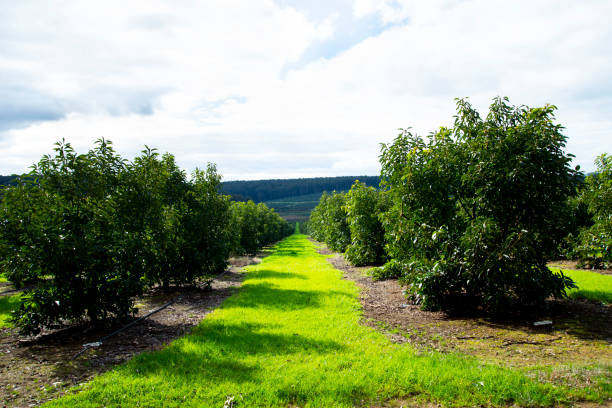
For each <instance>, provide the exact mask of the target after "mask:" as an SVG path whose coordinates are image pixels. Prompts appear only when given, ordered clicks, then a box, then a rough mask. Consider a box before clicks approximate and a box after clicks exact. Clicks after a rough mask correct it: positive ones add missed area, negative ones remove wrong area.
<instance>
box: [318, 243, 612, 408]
mask: <svg viewBox="0 0 612 408" xmlns="http://www.w3.org/2000/svg"><path fill="white" fill-rule="evenodd" d="M317 244H318V245H320V247H319V252H320V253H322V254H327V255H329V257H328V261H329V262H330V263H331V264H332V265H333V266H334V267H336V268H337V269H339V270H341V271H342V272H343V273H344V278H345V279H348V280H351V281H354V282H355V283H356V284H357V285H358V286H359V287H360V288H361V292H360V300H361V303H362V305H363V324H365V325H368V326H371V327H374V328H376V329H377V330H379V331H382V332H383V333H384V334H385V335H387V336H388V337H389V338H390V339H391V340H392V341H393V342H395V343H407V344H410V345H412V346H413V347H415V348H416V349H417V350H418V351H420V352H429V351H434V350H435V351H441V352H460V353H464V354H468V355H473V356H476V357H478V358H479V359H481V360H484V361H488V362H492V363H496V364H501V365H506V366H515V367H524V368H526V369H527V371H528V372H529V373H530V375H532V376H533V377H537V378H538V379H539V380H540V381H550V382H555V383H563V384H567V385H570V386H574V387H580V386H586V385H588V384H591V383H592V382H593V381H597V379H599V380H601V379H602V378H607V380H606V381H610V379H611V373H612V371H611V369H610V367H611V366H612V306H610V305H608V306H604V305H602V304H600V303H595V302H588V301H576V300H549V301H547V303H546V307H545V308H543V309H542V310H538V311H536V312H535V313H534V314H532V315H529V316H525V315H523V316H513V317H511V318H508V319H507V320H494V319H491V318H488V317H486V316H450V315H448V314H445V313H443V312H427V311H423V310H421V309H420V308H419V307H418V306H417V305H413V304H410V303H409V302H408V301H407V299H406V297H405V296H404V290H403V288H402V286H400V284H399V283H398V281H397V280H385V281H378V282H375V281H373V280H372V278H371V277H369V276H368V275H367V273H366V271H367V270H368V269H369V268H370V267H354V266H351V265H350V264H348V263H347V262H346V261H345V260H344V257H343V256H342V255H341V254H337V253H333V252H331V251H329V250H328V249H327V248H325V246H323V245H322V244H320V243H317ZM543 320H550V321H552V324H551V325H543V326H534V323H535V322H538V321H543ZM542 368H544V369H542ZM607 404H608V405H611V404H612V401H608V402H607ZM585 406H587V405H585Z"/></svg>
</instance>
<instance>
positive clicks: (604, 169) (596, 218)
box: [573, 154, 612, 268]
mask: <svg viewBox="0 0 612 408" xmlns="http://www.w3.org/2000/svg"><path fill="white" fill-rule="evenodd" d="M595 165H596V166H597V171H596V172H595V173H594V174H591V175H589V176H587V178H586V180H585V185H584V189H583V191H582V195H581V197H580V201H581V202H582V203H583V204H584V205H586V206H587V208H588V212H589V214H590V215H591V216H592V221H593V225H592V226H590V227H588V228H583V229H582V231H581V232H580V234H579V235H578V238H577V242H576V244H575V245H576V246H575V248H574V251H573V252H574V253H573V255H574V256H575V257H577V258H578V259H579V260H580V263H581V264H582V265H583V266H588V267H591V268H602V267H610V265H612V156H610V155H609V154H602V155H601V156H599V157H598V158H597V159H596V160H595Z"/></svg>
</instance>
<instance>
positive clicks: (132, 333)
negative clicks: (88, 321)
mask: <svg viewBox="0 0 612 408" xmlns="http://www.w3.org/2000/svg"><path fill="white" fill-rule="evenodd" d="M267 254H268V253H266V252H261V253H259V254H258V255H257V256H255V257H238V258H232V259H231V260H230V265H231V266H230V267H229V269H228V270H226V271H225V272H224V273H222V274H221V275H219V276H218V277H217V278H216V279H214V280H213V281H212V282H211V284H210V287H209V288H208V287H206V286H205V285H203V286H196V287H189V288H176V290H174V291H169V292H163V291H159V290H158V291H155V290H154V291H151V292H149V293H147V294H146V295H145V296H143V297H142V298H140V299H138V300H137V302H136V306H137V307H138V309H139V313H138V314H137V315H136V317H137V318H138V317H141V316H144V315H146V314H147V313H149V312H151V311H153V310H155V309H157V308H159V307H160V306H162V305H164V304H166V303H167V302H169V301H170V300H172V299H175V301H174V303H173V304H171V305H170V306H168V307H167V308H165V309H163V310H161V311H159V312H158V313H155V314H153V315H151V316H150V317H148V318H147V319H144V320H142V321H140V322H138V323H136V324H135V325H133V326H131V327H129V328H127V329H126V330H124V331H122V332H120V333H118V334H117V335H115V336H113V337H111V338H109V339H108V340H106V341H104V342H103V344H102V345H101V346H100V347H95V348H91V349H88V350H87V351H86V352H84V353H83V354H82V355H80V356H78V357H77V358H74V356H75V354H77V353H78V352H79V351H81V350H83V344H86V343H92V342H96V341H99V340H100V339H101V338H103V337H105V336H107V335H108V334H110V333H112V332H113V331H115V330H117V329H119V328H121V327H122V326H123V325H117V326H114V327H106V328H100V327H89V326H87V325H80V326H73V327H69V328H65V329H61V330H55V331H45V332H43V333H41V334H40V335H38V336H36V337H32V338H24V337H23V336H19V334H18V332H17V330H16V329H15V328H3V329H0V406H1V407H31V406H37V405H40V404H42V403H44V402H45V401H49V400H52V399H55V398H58V397H59V396H61V395H62V394H63V393H65V392H66V391H67V390H68V389H69V388H71V387H73V386H75V385H78V384H82V383H85V382H87V381H89V380H91V379H92V378H93V377H95V376H97V375H99V374H101V373H103V372H105V371H108V370H109V369H111V368H113V367H114V366H115V365H117V364H120V363H122V362H124V361H126V360H129V359H130V358H132V357H133V356H134V355H136V354H139V353H142V352H144V351H154V350H158V349H160V348H162V347H164V346H165V345H167V344H168V343H170V342H171V341H172V340H174V339H176V338H178V337H180V336H182V335H184V334H186V333H188V332H189V331H190V329H191V328H192V327H194V326H196V325H197V324H198V323H199V322H200V321H201V320H202V319H203V318H204V317H205V316H206V315H207V314H208V313H210V312H212V311H213V310H214V309H215V308H216V307H218V306H219V305H221V303H222V302H223V300H225V299H226V298H227V297H229V296H231V295H232V294H234V293H235V291H236V290H237V289H238V287H239V286H240V285H241V284H242V280H243V278H244V273H243V272H242V271H241V270H242V267H244V266H246V265H250V264H253V263H259V262H261V258H262V257H264V256H266V255H267ZM6 289H7V288H5V290H6Z"/></svg>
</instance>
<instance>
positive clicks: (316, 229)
mask: <svg viewBox="0 0 612 408" xmlns="http://www.w3.org/2000/svg"><path fill="white" fill-rule="evenodd" d="M346 217H347V213H346V195H345V194H342V193H337V192H335V191H334V192H333V193H332V194H331V195H329V194H327V193H323V195H322V196H321V200H320V201H319V204H318V205H317V206H316V207H315V209H314V210H312V213H311V214H310V221H308V231H309V233H310V234H311V236H312V237H313V238H314V239H316V240H318V241H321V242H325V243H326V244H327V246H328V247H329V248H330V249H331V250H333V251H338V252H344V251H345V250H346V247H347V246H348V245H349V244H350V242H351V233H350V231H349V227H348V222H347V219H346Z"/></svg>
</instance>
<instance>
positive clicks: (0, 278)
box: [0, 273, 8, 283]
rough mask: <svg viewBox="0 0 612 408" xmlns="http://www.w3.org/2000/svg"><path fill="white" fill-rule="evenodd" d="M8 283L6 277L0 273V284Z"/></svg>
mask: <svg viewBox="0 0 612 408" xmlns="http://www.w3.org/2000/svg"><path fill="white" fill-rule="evenodd" d="M5 282H8V279H6V276H5V275H4V274H3V273H0V283H5Z"/></svg>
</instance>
